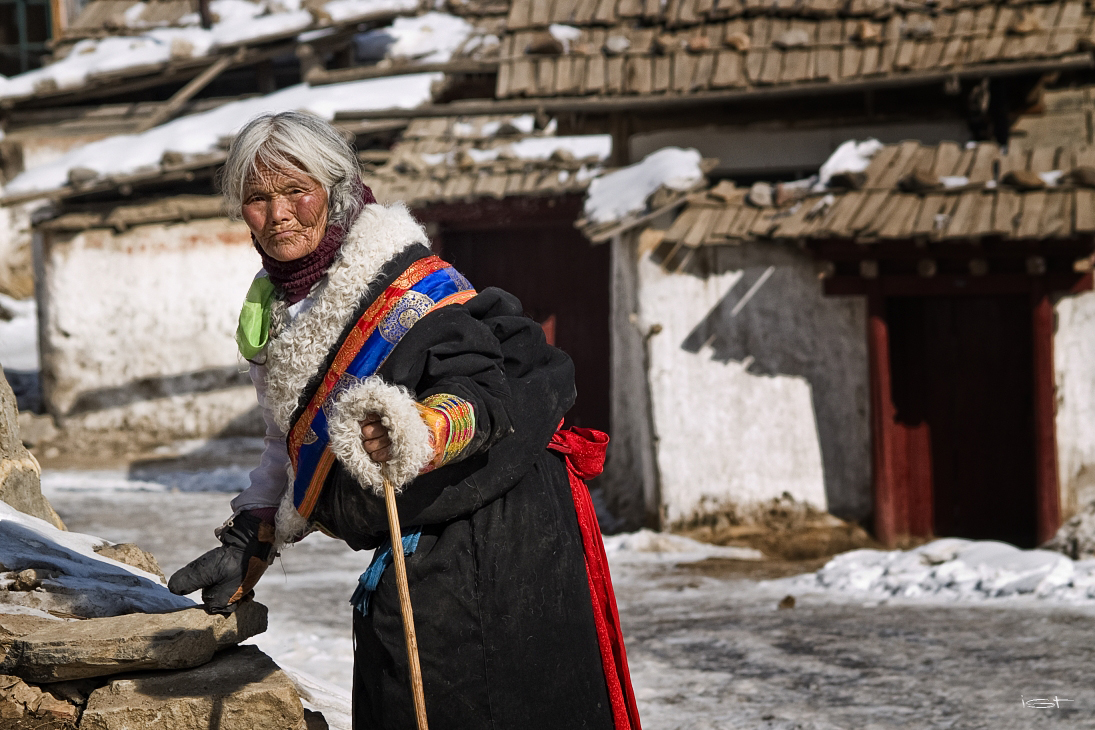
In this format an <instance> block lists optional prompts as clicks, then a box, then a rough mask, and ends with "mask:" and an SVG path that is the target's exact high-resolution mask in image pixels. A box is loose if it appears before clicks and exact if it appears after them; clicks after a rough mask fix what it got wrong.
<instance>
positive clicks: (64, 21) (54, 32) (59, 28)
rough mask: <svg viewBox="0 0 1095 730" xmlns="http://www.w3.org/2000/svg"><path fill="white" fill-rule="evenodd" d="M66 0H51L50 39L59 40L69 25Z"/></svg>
mask: <svg viewBox="0 0 1095 730" xmlns="http://www.w3.org/2000/svg"><path fill="white" fill-rule="evenodd" d="M66 5H67V3H66V2H65V0H49V20H50V31H51V35H50V39H51V40H59V39H60V38H61V36H63V35H64V34H65V28H66V27H67V26H68V12H67V11H66V10H65V6H66Z"/></svg>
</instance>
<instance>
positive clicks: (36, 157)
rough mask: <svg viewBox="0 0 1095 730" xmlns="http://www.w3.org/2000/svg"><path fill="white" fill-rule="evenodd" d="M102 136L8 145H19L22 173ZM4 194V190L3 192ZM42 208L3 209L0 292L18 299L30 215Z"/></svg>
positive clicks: (34, 204) (15, 137)
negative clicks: (16, 296)
mask: <svg viewBox="0 0 1095 730" xmlns="http://www.w3.org/2000/svg"><path fill="white" fill-rule="evenodd" d="M104 136H106V135H102V134H93V135H89V134H80V135H61V134H49V133H46V132H43V131H39V132H33V131H32V132H19V133H15V134H12V135H11V136H10V137H9V141H14V142H18V143H19V146H20V148H21V150H22V155H23V169H24V170H29V169H31V168H32V167H37V166H38V165H44V164H46V163H47V162H52V161H53V160H55V159H57V158H58V157H60V156H61V155H64V154H66V153H67V152H69V151H70V150H72V149H73V148H75V147H80V146H82V145H85V144H88V143H90V142H94V141H96V140H99V139H102V138H103V137H104ZM0 192H2V189H0ZM42 204H43V202H42V201H31V202H29V203H21V204H19V205H12V206H5V207H0V290H4V291H7V292H10V293H12V294H15V295H20V296H21V295H23V294H25V293H26V289H27V282H26V281H24V279H25V278H26V276H27V274H28V270H29V269H30V258H31V253H30V247H31V238H32V235H33V231H32V228H31V223H30V218H31V213H32V212H33V211H34V210H35V209H36V208H38V207H40V206H41V205H42Z"/></svg>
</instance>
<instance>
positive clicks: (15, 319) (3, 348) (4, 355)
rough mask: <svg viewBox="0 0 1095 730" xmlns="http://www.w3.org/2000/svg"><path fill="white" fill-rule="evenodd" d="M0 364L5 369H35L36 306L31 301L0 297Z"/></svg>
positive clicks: (28, 370) (36, 342) (36, 358)
mask: <svg viewBox="0 0 1095 730" xmlns="http://www.w3.org/2000/svg"><path fill="white" fill-rule="evenodd" d="M9 315H10V316H11V319H7V317H8V316H9ZM0 365H2V366H3V367H4V369H5V370H19V371H21V372H35V371H36V370H38V306H37V304H36V303H35V301H34V300H33V299H12V298H11V297H9V296H8V295H6V294H0Z"/></svg>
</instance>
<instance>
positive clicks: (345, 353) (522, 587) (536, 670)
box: [170, 112, 638, 730]
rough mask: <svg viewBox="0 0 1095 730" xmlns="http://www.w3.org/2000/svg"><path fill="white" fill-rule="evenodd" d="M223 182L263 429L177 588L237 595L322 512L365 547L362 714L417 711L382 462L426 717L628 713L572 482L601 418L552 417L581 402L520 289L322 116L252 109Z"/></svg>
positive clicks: (438, 720) (591, 454)
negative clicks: (375, 180)
mask: <svg viewBox="0 0 1095 730" xmlns="http://www.w3.org/2000/svg"><path fill="white" fill-rule="evenodd" d="M222 187H223V190H224V195H225V198H226V201H227V204H228V207H229V210H230V211H231V212H233V213H236V214H238V215H239V216H240V217H242V218H243V220H244V221H245V222H246V224H247V226H248V228H250V230H251V233H252V236H253V239H254V243H255V247H256V249H257V250H258V253H259V255H260V256H261V258H262V262H263V270H262V271H260V272H259V274H258V276H257V277H256V278H255V280H254V282H253V284H252V286H251V288H250V291H249V292H248V293H247V297H246V300H245V304H244V308H243V312H242V313H241V315H240V328H239V331H238V334H237V339H238V342H239V346H240V350H241V352H242V353H243V355H244V356H245V357H246V358H247V359H248V360H249V361H250V363H251V378H252V380H253V381H254V383H255V388H256V390H257V391H258V400H259V405H260V406H261V408H262V412H263V416H264V418H265V420H266V427H267V432H266V450H265V452H264V454H263V456H262V461H261V463H260V465H259V467H258V468H257V469H255V470H254V471H253V472H252V473H251V486H250V487H249V488H248V489H246V490H244V491H243V492H242V493H241V494H240V495H239V496H238V497H236V498H235V499H234V500H233V502H232V507H233V509H234V515H233V517H232V518H231V519H230V520H228V521H227V522H226V523H225V525H224V526H223V527H221V528H220V529H219V530H218V536H219V538H220V540H221V543H222V544H221V546H220V547H218V548H216V549H214V550H211V551H210V552H208V553H206V554H205V555H203V556H201V557H200V558H198V559H197V560H195V561H194V562H192V563H190V564H189V565H188V566H186V567H185V568H183V569H181V570H180V571H178V572H177V573H176V574H175V575H174V576H172V578H171V581H170V587H171V590H173V591H175V592H176V593H180V594H185V593H190V592H192V591H195V590H198V589H201V590H202V598H203V600H204V602H205V604H206V606H207V608H208V609H209V610H212V611H222V612H224V611H231V610H232V609H233V607H234V605H235V604H236V603H237V602H238V601H240V600H244V599H246V598H247V597H248V596H249V595H251V592H252V588H253V587H254V585H255V583H256V582H257V581H258V578H259V576H261V574H262V572H263V571H264V570H265V569H266V566H267V565H268V564H269V563H270V561H272V560H273V557H274V555H275V551H276V550H277V548H278V546H279V545H280V544H282V543H284V542H288V541H292V540H295V539H299V538H300V537H302V536H303V535H304V534H306V533H307V532H309V531H311V530H313V529H318V530H322V531H323V532H325V533H327V534H328V535H331V536H334V537H336V538H338V539H341V540H344V541H345V542H346V543H347V544H348V545H349V546H350V547H351V548H353V549H355V550H366V549H372V550H374V557H373V561H372V564H371V565H370V566H369V567H368V570H366V571H365V573H364V574H363V575H362V577H361V583H360V585H359V587H358V589H357V591H356V593H355V594H354V596H353V599H352V601H351V602H352V603H353V604H354V607H355V610H354V638H355V651H354V692H353V697H354V727H355V728H357V729H358V730H363V729H364V728H401V729H402V728H410V727H413V725H414V720H413V718H414V709H413V705H412V699H411V692H410V686H409V680H408V659H407V652H406V648H405V645H404V643H403V634H402V623H401V618H400V609H399V599H398V594H397V586H396V579H395V576H394V570H392V569H389V566H390V564H391V561H392V552H391V551H392V547H391V542H390V541H389V539H388V523H387V520H386V513H385V505H384V499H383V490H382V484H383V479H384V478H385V477H387V478H389V479H390V480H391V481H392V482H393V483H394V484H395V485H396V486H397V488H400V494H399V497H398V499H397V505H398V510H399V517H400V522H401V525H402V528H403V536H404V537H403V546H402V547H403V551H404V553H405V554H406V555H407V556H408V557H407V570H408V574H409V579H410V592H411V597H412V603H413V606H414V611H415V621H416V625H417V631H418V645H419V648H420V653H421V661H422V668H423V675H424V684H425V696H426V708H427V714H428V717H429V721H430V725H431V727H433V728H435V730H437V729H440V728H454V729H456V728H459V729H461V730H469V729H472V728H474V729H476V730H478V729H481V728H498V729H501V728H513V729H517V728H521V730H530V729H534V728H544V729H545V730H547V729H549V728H550V729H551V730H560V729H562V728H566V729H567V730H573V729H576V728H627V727H632V728H636V729H637V728H638V716H637V713H636V711H635V704H634V697H633V695H632V692H631V686H630V679H629V677H628V674H627V662H626V657H625V656H624V653H623V643H622V640H621V639H620V634H619V630H618V627H619V619H618V616H617V615H616V610H615V599H614V598H613V597H612V590H611V584H610V582H609V581H608V573H607V567H606V565H605V563H604V559H603V558H604V553H603V548H602V547H601V544H600V534H599V532H598V531H597V530H596V522H595V517H594V516H593V512H592V506H591V504H590V502H589V496H588V493H587V492H586V491H585V487H584V485H582V484H581V482H580V481H579V477H583V476H590V475H592V474H595V473H597V472H598V471H599V467H600V463H601V462H603V454H604V441H605V440H606V439H604V438H597V437H598V436H603V435H600V434H596V433H595V432H587V433H581V434H580V433H576V432H575V431H567V432H562V431H559V432H557V428H558V426H559V424H560V422H561V419H562V417H563V414H564V413H565V412H566V411H567V409H568V408H569V407H570V406H571V404H572V403H573V400H574V379H573V369H572V365H571V362H570V360H569V358H567V356H566V355H565V354H563V353H562V352H561V351H559V350H557V349H555V348H553V347H551V346H549V345H548V344H547V343H546V342H545V339H544V336H543V333H542V331H541V329H540V327H539V326H538V325H537V324H536V323H535V322H533V321H532V320H530V319H528V318H526V317H524V316H522V310H521V305H520V303H519V302H518V301H517V300H516V299H515V298H514V297H512V296H510V295H509V294H506V293H505V292H503V291H500V290H498V289H487V290H485V291H483V292H482V293H479V294H477V293H476V292H475V291H474V290H473V289H472V286H471V284H470V283H469V282H468V281H467V280H466V279H465V278H464V277H463V276H461V275H460V273H459V272H457V271H456V270H455V269H453V268H452V267H451V266H449V265H448V264H446V263H445V262H444V261H442V260H440V259H439V258H437V257H436V256H433V255H432V254H431V252H430V250H429V248H428V241H427V238H426V235H425V232H424V231H423V229H422V227H421V226H420V225H419V224H418V223H417V222H416V221H415V220H414V218H412V217H411V215H410V213H408V211H407V209H406V208H405V207H403V206H402V205H392V206H387V207H386V206H382V205H379V204H377V203H376V200H375V199H374V198H373V196H372V193H371V192H370V191H369V189H368V188H367V187H365V186H364V185H363V184H362V183H361V180H360V176H359V171H358V165H357V158H356V156H355V155H354V152H353V150H352V149H351V148H350V147H349V146H348V145H347V144H346V143H345V141H343V139H342V138H341V137H340V136H339V134H338V133H337V132H336V131H335V129H334V128H332V127H331V126H330V125H328V124H327V123H326V122H323V121H322V120H319V119H317V118H315V117H312V116H309V115H306V114H301V113H294V112H290V113H283V114H275V115H268V116H262V117H259V118H257V119H254V120H253V121H251V122H250V123H249V124H248V125H247V126H246V127H244V129H243V130H242V131H241V132H240V133H239V135H238V136H237V137H236V140H235V142H234V143H233V145H232V148H231V151H230V152H229V155H228V160H227V162H226V164H225V168H224V173H223V181H222ZM363 567H364V566H363ZM331 600H338V599H337V597H334V596H332V597H331Z"/></svg>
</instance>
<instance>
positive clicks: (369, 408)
mask: <svg viewBox="0 0 1095 730" xmlns="http://www.w3.org/2000/svg"><path fill="white" fill-rule="evenodd" d="M370 413H377V414H379V415H380V416H381V418H382V421H381V422H382V423H383V424H384V426H385V427H386V428H387V429H388V437H389V438H390V439H391V440H392V448H391V451H392V458H391V460H390V461H388V462H385V463H384V464H377V463H376V462H375V461H373V460H372V459H371V458H370V457H369V454H368V453H367V452H366V451H365V445H364V444H363V443H362V442H361V423H360V422H361V421H362V420H363V419H364V418H365V416H366V415H368V414H370ZM327 435H328V436H329V437H330V440H331V441H330V443H331V451H333V452H334V454H335V456H337V457H338V460H339V461H340V462H341V463H342V466H343V467H345V469H346V470H347V471H348V472H350V474H352V475H353V476H354V478H355V479H357V481H358V483H360V484H361V486H363V487H366V488H371V489H372V490H373V493H374V494H376V495H377V496H382V495H383V494H384V477H387V478H388V480H389V481H390V482H391V483H392V486H394V487H395V488H396V491H401V490H402V489H403V487H405V486H406V485H407V484H409V483H410V482H411V481H412V480H413V479H414V478H415V477H416V476H418V474H419V472H421V471H422V469H423V468H424V467H425V466H426V465H427V464H429V463H430V461H431V460H432V459H433V457H434V448H433V443H432V441H431V439H430V431H429V429H428V428H426V424H425V422H424V421H423V420H422V416H420V415H419V412H418V407H417V404H416V403H415V400H414V397H413V396H412V395H411V394H410V392H408V391H407V389H406V388H400V387H398V386H395V385H389V384H388V383H386V382H384V380H383V379H381V378H379V377H376V376H373V377H371V378H366V379H365V380H363V381H361V383H359V384H358V385H354V386H352V387H350V388H347V389H346V391H345V392H344V393H342V394H341V395H340V396H339V397H338V398H337V400H335V404H334V407H333V408H332V409H331V413H330V417H329V418H328V419H327Z"/></svg>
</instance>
